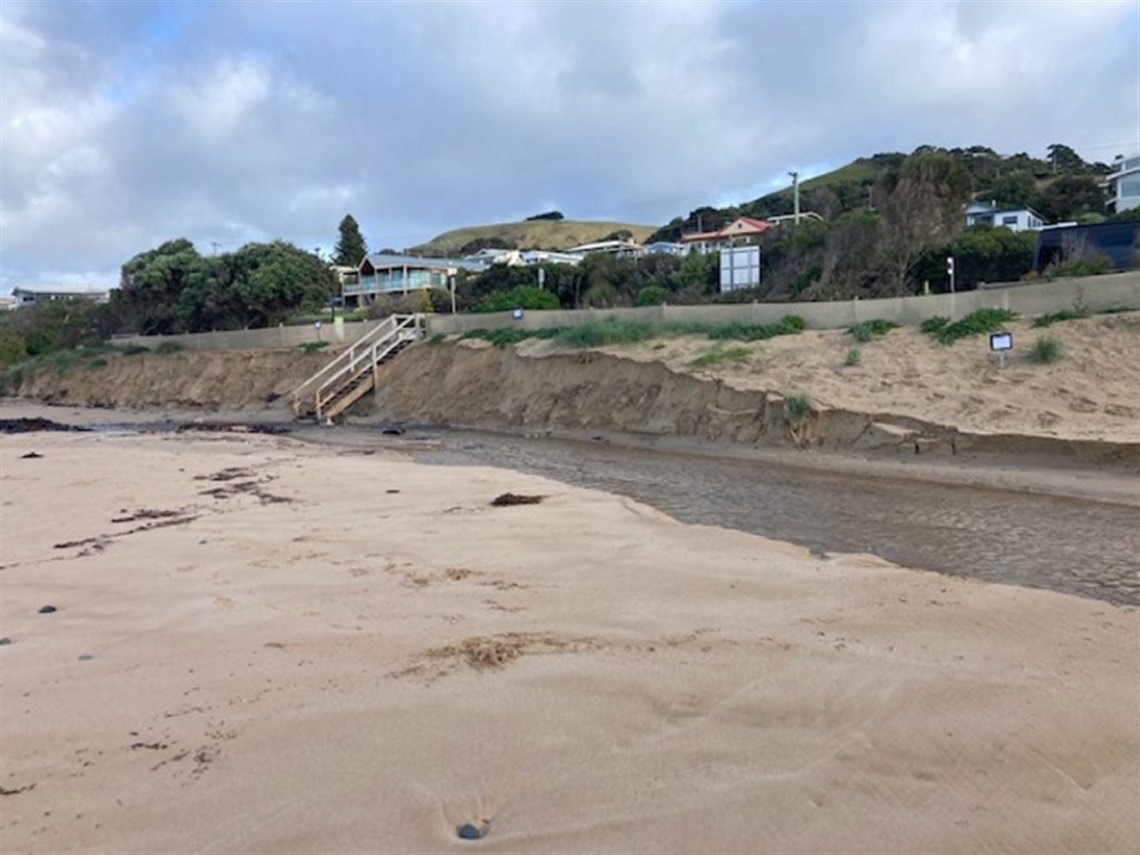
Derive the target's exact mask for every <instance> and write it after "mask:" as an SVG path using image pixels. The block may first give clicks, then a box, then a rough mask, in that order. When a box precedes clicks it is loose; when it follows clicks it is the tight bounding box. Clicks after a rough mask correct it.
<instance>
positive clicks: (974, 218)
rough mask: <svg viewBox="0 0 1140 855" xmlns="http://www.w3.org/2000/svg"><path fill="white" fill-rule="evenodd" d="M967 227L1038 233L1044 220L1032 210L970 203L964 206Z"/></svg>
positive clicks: (989, 203)
mask: <svg viewBox="0 0 1140 855" xmlns="http://www.w3.org/2000/svg"><path fill="white" fill-rule="evenodd" d="M966 225H967V226H992V227H993V228H997V227H998V226H1004V227H1005V228H1007V229H1009V230H1010V231H1015V232H1024V231H1038V230H1039V229H1041V228H1043V227H1044V226H1045V220H1044V219H1043V218H1042V217H1041V215H1040V214H1038V213H1037V212H1036V211H1034V210H1033V209H1032V208H1018V207H1014V206H1002V205H999V204H997V202H971V203H970V204H969V205H967V206H966Z"/></svg>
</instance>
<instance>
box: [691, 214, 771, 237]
mask: <svg viewBox="0 0 1140 855" xmlns="http://www.w3.org/2000/svg"><path fill="white" fill-rule="evenodd" d="M736 223H741V224H742V225H743V226H745V228H741V229H738V230H737V231H734V232H731V233H729V231H728V229H729V228H731V227H732V226H734V225H735V224H736ZM770 228H772V224H771V223H769V222H767V221H766V220H757V219H753V218H752V217H737V218H736V219H735V220H733V221H732V222H731V223H726V224H725V226H724V228H722V229H720V230H719V231H715V232H694V233H693V234H688V235H682V236H681V243H696V242H697V241H702V240H726V239H728V238H732V237H740V236H742V235H757V234H761V233H762V232H766V231H768V229H770Z"/></svg>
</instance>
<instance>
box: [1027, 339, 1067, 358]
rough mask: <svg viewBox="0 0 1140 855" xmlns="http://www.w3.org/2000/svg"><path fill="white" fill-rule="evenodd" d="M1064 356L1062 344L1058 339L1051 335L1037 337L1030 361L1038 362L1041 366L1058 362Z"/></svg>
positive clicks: (1030, 353) (1030, 352) (1031, 350)
mask: <svg viewBox="0 0 1140 855" xmlns="http://www.w3.org/2000/svg"><path fill="white" fill-rule="evenodd" d="M1064 355H1065V354H1064V351H1062V349H1061V342H1059V341H1057V339H1055V338H1054V337H1053V336H1051V335H1039V336H1037V341H1035V342H1034V343H1033V347H1032V348H1031V349H1030V351H1029V359H1030V361H1032V362H1037V363H1039V364H1041V365H1048V364H1050V363H1053V362H1056V361H1057V360H1059V359H1060V358H1061V357H1063V356H1064Z"/></svg>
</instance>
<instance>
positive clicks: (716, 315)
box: [115, 270, 1140, 350]
mask: <svg viewBox="0 0 1140 855" xmlns="http://www.w3.org/2000/svg"><path fill="white" fill-rule="evenodd" d="M1074 306H1080V307H1082V308H1083V309H1085V310H1086V311H1089V312H1103V311H1106V310H1108V309H1140V271H1137V270H1130V271H1126V272H1124V273H1112V274H1108V275H1106V276H1086V277H1082V278H1079V279H1058V280H1056V281H1054V282H1037V283H1032V284H1023V283H1009V284H998V285H990V286H987V287H985V288H980V289H978V290H976V291H964V292H962V293H960V294H931V295H929V296H923V297H889V298H885V299H880V300H845V301H842V302H833V303H724V304H718V305H713V306H648V307H645V308H640V309H582V310H578V311H574V310H569V309H562V310H557V311H546V312H541V311H530V310H528V311H526V312H525V313H524V314H523V317H521V318H518V319H516V318H514V317H513V316H512V314H511V313H510V312H493V313H488V314H471V315H426V316H425V326H426V329H427V332H428V335H436V334H439V333H444V334H452V333H465V332H470V331H471V330H476V329H506V328H516V329H526V330H537V329H550V328H553V327H569V326H576V325H578V324H584V323H590V322H593V321H599V320H603V319H605V318H617V319H621V320H650V321H666V322H698V323H730V322H733V323H746V324H772V323H777V322H778V321H779V320H780V318H782V317H784V315H798V316H799V317H801V318H803V319H804V323H805V324H806V325H807V326H808V328H809V329H845V328H846V327H849V326H852V325H853V324H857V323H859V322H860V321H868V320H872V319H875V318H882V319H884V320H888V321H894V322H896V323H899V324H910V325H917V324H920V323H922V321H924V320H926V319H927V318H930V317H934V316H935V315H944V316H946V317H948V318H950V319H951V320H957V319H958V318H960V317H962V316H964V315H968V314H969V313H970V312H972V311H974V310H975V309H980V308H985V307H990V308H1002V309H1012V310H1013V311H1015V312H1017V313H1018V314H1019V315H1024V316H1032V315H1042V314H1046V313H1049V312H1059V311H1062V310H1064V309H1072V308H1073V307H1074ZM377 323H379V321H365V322H351V323H344V322H340V323H323V324H322V325H321V328H320V329H319V330H318V329H317V328H316V327H314V326H312V325H308V326H299V327H286V326H279V327H273V328H270V329H261V330H235V331H232V332H211V333H196V334H193V335H166V336H128V337H123V338H116V339H115V343H116V344H119V345H131V344H138V345H142V346H144V347H149V348H152V349H153V348H155V347H157V346H158V345H160V344H161V343H163V342H167V341H170V342H175V343H177V344H178V345H180V346H182V347H184V348H186V349H187V350H261V349H269V348H282V347H300V346H302V345H304V344H308V343H310V342H318V341H327V342H329V344H330V346H334V347H335V346H337V345H347V344H351V343H352V342H354V341H356V340H357V339H358V338H360V337H361V336H363V335H364V334H365V333H366V332H367V331H368V330H369V329H371V328H372V327H373V326H374V325H375V324H377Z"/></svg>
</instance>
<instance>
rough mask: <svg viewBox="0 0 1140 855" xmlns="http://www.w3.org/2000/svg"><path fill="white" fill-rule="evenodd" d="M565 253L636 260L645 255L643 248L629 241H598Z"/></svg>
mask: <svg viewBox="0 0 1140 855" xmlns="http://www.w3.org/2000/svg"><path fill="white" fill-rule="evenodd" d="M566 251H567V252H568V253H570V254H572V255H588V254H590V253H595V252H597V253H606V254H608V255H616V256H617V257H618V258H636V257H637V256H639V255H643V254H644V253H645V249H644V247H642V246H641V245H640V244H636V243H634V242H633V241H630V240H599V241H595V242H594V243H584V244H582V245H581V246H572V247H570V249H568V250H566Z"/></svg>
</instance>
